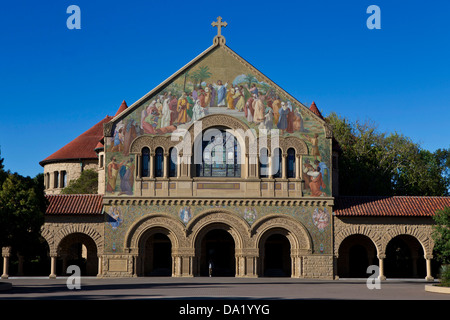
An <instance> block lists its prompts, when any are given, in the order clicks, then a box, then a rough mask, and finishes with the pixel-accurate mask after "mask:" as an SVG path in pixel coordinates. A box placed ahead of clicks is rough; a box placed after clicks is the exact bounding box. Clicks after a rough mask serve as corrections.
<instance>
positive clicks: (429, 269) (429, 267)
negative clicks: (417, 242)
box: [425, 255, 434, 281]
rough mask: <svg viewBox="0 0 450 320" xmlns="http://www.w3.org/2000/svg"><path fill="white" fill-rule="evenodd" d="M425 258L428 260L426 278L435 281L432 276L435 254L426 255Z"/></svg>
mask: <svg viewBox="0 0 450 320" xmlns="http://www.w3.org/2000/svg"><path fill="white" fill-rule="evenodd" d="M425 259H426V261H427V276H426V278H425V280H427V281H433V280H434V278H433V277H432V276H431V259H433V256H428V255H425Z"/></svg>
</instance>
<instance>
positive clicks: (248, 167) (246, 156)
mask: <svg viewBox="0 0 450 320" xmlns="http://www.w3.org/2000/svg"><path fill="white" fill-rule="evenodd" d="M249 176H250V164H249V155H248V153H246V154H245V178H248V177H249Z"/></svg>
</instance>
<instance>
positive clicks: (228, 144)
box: [196, 129, 241, 177]
mask: <svg viewBox="0 0 450 320" xmlns="http://www.w3.org/2000/svg"><path fill="white" fill-rule="evenodd" d="M211 132H213V133H211ZM204 139H205V140H206V141H205V140H204V141H202V159H201V160H202V162H201V164H197V165H196V175H197V177H240V176H241V159H240V154H241V153H240V146H239V142H238V141H237V139H236V137H235V136H233V135H232V134H231V133H229V132H226V131H225V130H222V129H211V131H210V132H208V130H207V132H206V133H205V135H204Z"/></svg>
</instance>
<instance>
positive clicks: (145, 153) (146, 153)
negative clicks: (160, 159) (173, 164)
mask: <svg viewBox="0 0 450 320" xmlns="http://www.w3.org/2000/svg"><path fill="white" fill-rule="evenodd" d="M149 165H150V149H149V148H147V147H144V148H143V149H142V158H141V177H150V168H149Z"/></svg>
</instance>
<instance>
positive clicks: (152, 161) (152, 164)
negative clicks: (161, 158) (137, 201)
mask: <svg viewBox="0 0 450 320" xmlns="http://www.w3.org/2000/svg"><path fill="white" fill-rule="evenodd" d="M149 170H150V178H154V177H155V153H154V152H152V151H151V152H150V165H149Z"/></svg>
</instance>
